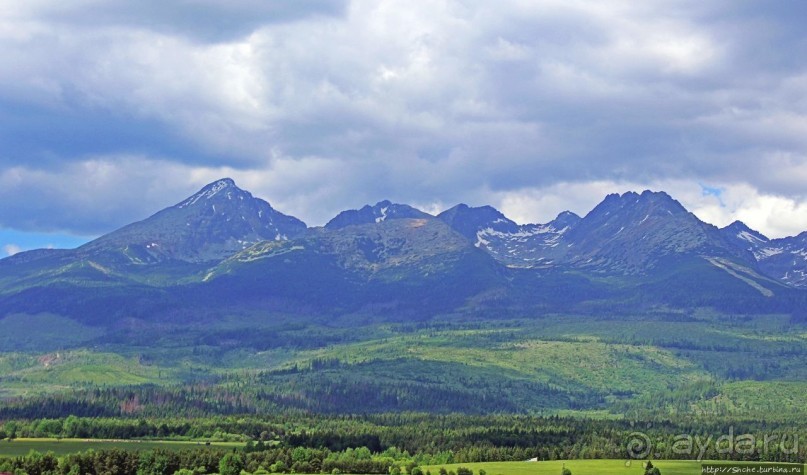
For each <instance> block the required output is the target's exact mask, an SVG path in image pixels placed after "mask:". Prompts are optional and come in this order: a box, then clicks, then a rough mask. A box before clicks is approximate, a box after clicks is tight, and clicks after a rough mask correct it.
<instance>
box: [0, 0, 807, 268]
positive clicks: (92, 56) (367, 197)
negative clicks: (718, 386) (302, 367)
mask: <svg viewBox="0 0 807 475" xmlns="http://www.w3.org/2000/svg"><path fill="white" fill-rule="evenodd" d="M805 12H807V9H805V8H804V5H803V2H802V1H801V0H794V1H786V0H783V1H779V2H774V3H771V2H737V1H735V0H713V1H709V2H703V1H702V0H695V1H688V0H682V1H667V0H659V1H655V2H637V1H633V0H625V1H618V0H613V1H612V0H599V1H576V0H512V1H509V0H499V1H495V2H491V1H482V0H480V1H450V0H446V1H442V0H430V1H418V0H411V1H406V2H402V1H379V0H368V1H364V0H355V1H347V0H322V1H316V0H295V1H290V0H242V1H239V2H231V1H227V0H160V1H159V2H158V1H155V0H141V1H138V2H132V1H127V0H72V1H69V2H65V1H58V0H25V1H23V0H0V203H1V204H0V251H2V252H0V255H3V253H4V252H5V253H13V252H16V251H18V250H20V249H27V248H32V247H42V246H48V245H55V246H57V247H62V246H75V245H77V244H79V243H81V242H84V241H86V240H88V239H90V238H92V237H94V236H97V235H99V234H102V233H105V232H108V231H110V230H112V229H115V228H116V227H119V226H121V225H123V224H126V223H129V222H131V221H134V220H138V219H143V218H145V217H147V216H149V215H150V214H152V213H153V212H155V211H157V210H159V209H161V208H163V207H166V206H169V205H171V204H174V203H176V202H179V201H180V200H182V198H184V197H185V196H187V195H189V194H191V193H193V192H194V191H196V190H197V189H198V188H200V187H201V186H203V185H204V184H206V183H208V182H210V181H213V180H215V179H217V178H220V177H224V176H230V177H232V178H234V179H235V180H236V182H237V183H238V184H239V186H241V187H242V188H245V189H247V190H250V191H252V192H253V194H255V195H257V196H260V197H262V198H264V199H266V200H268V201H269V202H270V203H271V204H272V205H273V206H274V207H275V208H276V209H279V210H280V211H282V212H285V213H287V214H293V215H295V216H298V217H299V218H301V219H303V220H304V221H306V222H307V223H308V224H310V225H318V224H323V223H324V222H325V221H327V220H328V219H329V218H330V217H332V216H333V215H335V214H336V213H337V212H338V211H340V210H342V209H346V208H356V207H360V206H362V205H363V204H365V203H375V202H377V201H380V200H381V199H385V198H389V199H391V200H393V201H397V202H405V203H409V204H412V205H415V206H418V207H420V208H422V209H425V210H427V211H439V210H441V209H444V208H446V207H449V206H451V205H454V204H456V203H458V202H466V203H468V204H471V205H482V204H491V205H493V206H496V207H497V208H499V209H501V210H502V211H504V212H505V214H507V215H508V216H510V217H511V218H513V219H515V220H517V221H520V222H546V221H548V220H550V219H552V218H553V217H554V216H555V215H556V214H558V213H559V212H560V211H563V210H565V209H570V210H572V211H574V212H577V213H578V214H585V213H586V212H588V211H589V210H590V209H591V208H592V207H593V206H594V205H596V203H597V202H599V201H600V200H601V199H602V198H603V196H604V195H605V194H607V193H612V192H624V191H628V190H637V191H641V190H643V189H646V188H650V189H654V190H664V191H667V192H669V193H670V194H672V195H673V197H675V198H677V199H678V200H679V201H681V202H682V203H683V204H684V205H685V206H687V207H688V208H689V209H690V210H692V211H693V212H695V213H696V214H697V215H698V216H699V217H700V218H701V219H704V220H706V221H708V222H711V223H713V224H716V225H721V226H722V225H726V224H728V223H730V222H731V221H732V220H734V219H742V220H743V221H745V222H746V223H747V224H749V225H751V226H752V227H754V228H756V229H758V230H760V231H762V232H764V233H766V234H768V235H770V236H772V237H781V236H785V235H792V234H797V233H799V232H801V231H803V230H807V61H805V60H804V58H807V30H806V29H805V28H804V25H805V24H807V14H805Z"/></svg>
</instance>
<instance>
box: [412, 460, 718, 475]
mask: <svg viewBox="0 0 807 475" xmlns="http://www.w3.org/2000/svg"><path fill="white" fill-rule="evenodd" d="M715 463H723V462H715ZM653 465H654V466H656V467H658V468H659V470H660V471H661V473H662V475H700V473H701V462H698V461H695V460H658V461H653ZM440 467H445V469H446V470H448V471H454V472H456V471H457V467H466V468H469V469H471V470H473V471H474V473H475V474H477V473H479V469H483V470H485V472H487V475H560V473H561V471H562V470H563V468H564V467H566V468H568V469H569V470H571V472H572V475H631V474H635V475H643V474H644V468H643V466H642V461H640V460H634V461H630V462H628V461H625V460H553V461H546V462H484V463H464V464H454V465H442V466H441V465H435V466H431V467H423V468H424V470H429V471H431V473H432V474H433V475H434V474H436V473H437V471H438V470H440Z"/></svg>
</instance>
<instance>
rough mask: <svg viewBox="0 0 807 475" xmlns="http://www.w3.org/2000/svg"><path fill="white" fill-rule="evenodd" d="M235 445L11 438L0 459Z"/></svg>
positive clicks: (229, 444)
mask: <svg viewBox="0 0 807 475" xmlns="http://www.w3.org/2000/svg"><path fill="white" fill-rule="evenodd" d="M243 446H244V444H243V443H238V442H199V441H167V440H91V439H15V440H13V441H8V440H2V441H0V457H17V456H20V455H27V454H28V453H29V452H31V451H32V450H33V451H36V452H39V453H47V452H53V453H54V454H56V455H67V454H74V453H77V452H84V451H87V450H107V449H122V450H129V451H138V452H139V451H143V450H151V449H166V450H182V449H195V448H199V449H201V448H205V447H218V448H233V447H243Z"/></svg>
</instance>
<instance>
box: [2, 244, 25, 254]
mask: <svg viewBox="0 0 807 475" xmlns="http://www.w3.org/2000/svg"><path fill="white" fill-rule="evenodd" d="M21 251H22V248H21V247H20V246H18V245H16V244H6V245H4V246H3V252H5V253H6V255H7V256H13V255H14V254H17V253H18V252H21Z"/></svg>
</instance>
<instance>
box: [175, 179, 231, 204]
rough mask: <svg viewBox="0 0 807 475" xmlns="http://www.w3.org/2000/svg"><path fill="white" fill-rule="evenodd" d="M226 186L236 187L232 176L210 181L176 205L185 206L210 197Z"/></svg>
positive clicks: (226, 187)
mask: <svg viewBox="0 0 807 475" xmlns="http://www.w3.org/2000/svg"><path fill="white" fill-rule="evenodd" d="M228 188H237V187H236V186H235V182H234V181H233V179H232V178H222V179H221V180H218V181H214V182H213V183H210V184H209V185H207V186H205V187H204V188H202V189H201V190H199V192H197V193H196V194H195V195H193V196H191V197H190V198H188V199H186V200H185V201H183V202H182V203H180V204H178V205H177V207H178V208H186V207H188V206H191V205H192V204H194V203H196V202H198V201H199V200H203V199H210V198H212V197H213V196H215V195H216V194H218V193H219V192H221V191H222V190H225V189H228Z"/></svg>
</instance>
